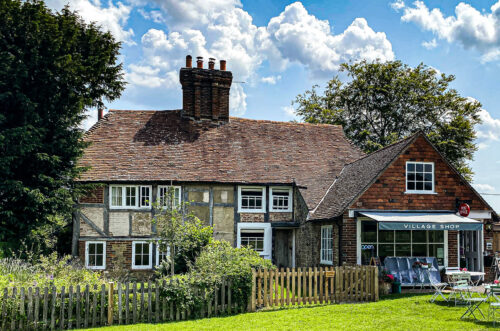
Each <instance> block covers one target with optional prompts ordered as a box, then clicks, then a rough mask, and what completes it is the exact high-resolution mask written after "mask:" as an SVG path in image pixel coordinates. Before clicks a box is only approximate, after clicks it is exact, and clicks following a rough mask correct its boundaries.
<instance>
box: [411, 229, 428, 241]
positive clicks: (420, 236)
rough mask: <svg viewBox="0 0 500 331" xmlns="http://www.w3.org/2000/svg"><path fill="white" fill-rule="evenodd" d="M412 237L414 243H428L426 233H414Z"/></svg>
mask: <svg viewBox="0 0 500 331" xmlns="http://www.w3.org/2000/svg"><path fill="white" fill-rule="evenodd" d="M412 236H413V239H412V241H413V242H414V243H426V242H427V235H426V231H412Z"/></svg>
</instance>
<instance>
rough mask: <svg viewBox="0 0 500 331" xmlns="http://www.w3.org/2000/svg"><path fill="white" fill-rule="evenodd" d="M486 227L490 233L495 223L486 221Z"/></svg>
mask: <svg viewBox="0 0 500 331" xmlns="http://www.w3.org/2000/svg"><path fill="white" fill-rule="evenodd" d="M484 229H485V230H486V232H487V233H490V232H491V230H492V229H493V224H491V223H486V224H485V225H484Z"/></svg>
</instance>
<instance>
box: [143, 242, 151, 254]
mask: <svg viewBox="0 0 500 331" xmlns="http://www.w3.org/2000/svg"><path fill="white" fill-rule="evenodd" d="M142 254H149V244H142Z"/></svg>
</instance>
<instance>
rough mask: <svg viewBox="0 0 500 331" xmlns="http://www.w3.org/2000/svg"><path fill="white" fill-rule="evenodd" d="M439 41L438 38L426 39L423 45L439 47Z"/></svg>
mask: <svg viewBox="0 0 500 331" xmlns="http://www.w3.org/2000/svg"><path fill="white" fill-rule="evenodd" d="M437 45H438V44H437V41H436V38H434V39H432V40H431V41H424V42H422V46H423V47H424V48H427V49H433V48H436V47H437Z"/></svg>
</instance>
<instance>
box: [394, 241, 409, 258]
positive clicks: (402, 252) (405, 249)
mask: <svg viewBox="0 0 500 331" xmlns="http://www.w3.org/2000/svg"><path fill="white" fill-rule="evenodd" d="M396 256H411V245H410V244H396Z"/></svg>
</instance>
